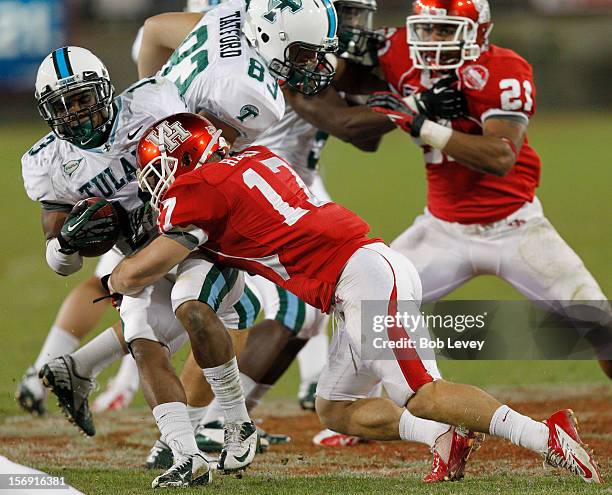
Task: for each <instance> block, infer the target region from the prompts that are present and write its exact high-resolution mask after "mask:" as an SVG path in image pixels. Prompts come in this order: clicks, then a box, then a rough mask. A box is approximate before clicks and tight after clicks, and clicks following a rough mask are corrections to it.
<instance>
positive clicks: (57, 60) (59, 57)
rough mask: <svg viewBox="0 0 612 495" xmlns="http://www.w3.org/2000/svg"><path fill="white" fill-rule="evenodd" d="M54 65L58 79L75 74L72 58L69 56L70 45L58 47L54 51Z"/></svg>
mask: <svg viewBox="0 0 612 495" xmlns="http://www.w3.org/2000/svg"><path fill="white" fill-rule="evenodd" d="M52 57H53V67H55V73H56V74H57V78H58V79H66V78H67V77H70V76H72V75H74V72H73V70H72V65H70V58H69V57H68V47H65V46H64V47H62V48H58V49H57V50H55V51H54V52H53V55H52Z"/></svg>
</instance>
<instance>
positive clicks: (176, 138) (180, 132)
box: [147, 120, 191, 153]
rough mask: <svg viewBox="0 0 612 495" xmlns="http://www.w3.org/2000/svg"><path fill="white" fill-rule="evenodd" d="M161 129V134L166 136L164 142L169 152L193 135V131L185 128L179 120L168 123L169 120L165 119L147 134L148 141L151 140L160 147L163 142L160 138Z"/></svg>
mask: <svg viewBox="0 0 612 495" xmlns="http://www.w3.org/2000/svg"><path fill="white" fill-rule="evenodd" d="M160 129H161V130H162V133H161V134H162V135H163V137H164V142H163V144H164V146H165V147H166V151H167V152H168V153H172V152H173V151H174V150H175V149H176V148H178V147H179V146H180V145H181V144H182V143H184V142H185V141H187V139H189V138H190V137H191V132H189V131H187V130H185V129H184V128H183V126H182V125H181V123H180V122H179V121H174V122H172V124H168V122H167V121H166V120H164V121H163V122H162V123H161V124H159V125H158V126H157V127H156V128H155V129H154V130H152V131H151V132H150V133H149V135H148V136H147V141H150V142H151V143H153V144H154V145H155V146H158V147H159V146H160V144H162V143H161V142H160V140H159V136H160V132H159V131H160Z"/></svg>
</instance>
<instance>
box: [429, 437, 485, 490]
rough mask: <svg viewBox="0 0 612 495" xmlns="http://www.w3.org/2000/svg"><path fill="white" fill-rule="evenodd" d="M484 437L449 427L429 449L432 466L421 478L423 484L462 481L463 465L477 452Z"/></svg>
mask: <svg viewBox="0 0 612 495" xmlns="http://www.w3.org/2000/svg"><path fill="white" fill-rule="evenodd" d="M483 440H484V435H483V434H482V433H473V432H471V431H467V430H463V429H461V428H458V427H455V426H451V427H450V428H449V429H448V430H447V431H446V432H445V433H442V435H440V436H439V437H438V438H436V442H435V443H434V445H433V447H432V448H431V453H432V454H433V465H432V467H431V472H430V473H429V474H428V475H426V476H425V477H424V478H423V481H424V482H425V483H435V482H438V481H458V480H461V479H463V476H464V470H465V464H466V463H467V460H468V457H469V456H470V454H471V453H472V452H473V451H475V450H478V449H479V448H480V445H481V443H482V441H483Z"/></svg>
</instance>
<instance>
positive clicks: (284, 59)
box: [138, 0, 337, 151]
mask: <svg viewBox="0 0 612 495" xmlns="http://www.w3.org/2000/svg"><path fill="white" fill-rule="evenodd" d="M247 5H248V8H247ZM336 45H337V38H336V13H335V10H334V8H333V6H332V4H331V2H330V1H329V0H324V1H323V2H322V3H318V2H314V1H313V0H303V1H302V2H301V3H300V4H298V3H294V2H272V3H270V4H268V2H267V1H264V0H254V1H251V2H248V4H245V2H243V1H242V0H230V1H228V2H226V3H223V4H222V5H220V6H219V7H218V8H215V9H213V10H211V11H210V12H208V13H207V14H206V15H202V14H199V13H189V12H181V13H170V14H161V15H158V16H155V17H152V18H149V19H147V21H146V22H145V25H144V31H143V39H142V46H141V48H140V51H139V55H138V73H139V76H140V77H149V76H151V75H153V74H156V73H157V72H158V71H159V74H160V75H161V76H163V77H165V78H167V79H169V80H171V81H173V82H174V83H175V84H176V85H177V87H178V88H179V91H180V93H181V95H182V96H184V98H185V101H186V102H187V106H188V108H189V110H190V111H192V112H194V113H201V114H202V115H204V116H206V117H207V118H209V119H210V121H211V122H213V124H215V125H218V126H219V128H220V129H222V131H223V135H224V136H225V137H226V139H227V140H228V142H229V143H231V144H232V151H240V150H241V149H242V148H244V147H245V146H247V145H248V144H250V143H252V142H253V141H254V140H255V139H256V138H257V137H258V136H259V134H261V133H262V132H263V131H265V130H266V129H268V128H269V127H270V126H271V125H273V124H275V123H276V122H277V121H278V120H279V119H280V118H281V117H282V116H283V113H284V111H285V106H284V98H283V94H282V91H281V90H280V87H279V80H283V81H285V83H286V84H287V85H289V86H291V87H294V88H296V89H297V90H298V91H300V92H303V93H305V94H316V93H318V92H320V91H321V90H323V89H324V88H325V87H326V86H327V85H328V84H329V83H330V82H331V79H332V77H333V74H334V69H333V67H332V66H331V64H330V63H329V62H328V61H327V60H326V59H325V54H326V53H329V52H332V51H334V50H335V49H336ZM160 69H161V70H160Z"/></svg>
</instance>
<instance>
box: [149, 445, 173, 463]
mask: <svg viewBox="0 0 612 495" xmlns="http://www.w3.org/2000/svg"><path fill="white" fill-rule="evenodd" d="M173 460H174V457H173V455H172V449H171V448H170V447H168V445H167V444H166V443H164V442H162V441H161V440H155V443H154V444H153V447H151V450H149V455H148V456H147V460H146V465H147V468H148V469H169V468H170V467H172V461H173Z"/></svg>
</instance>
